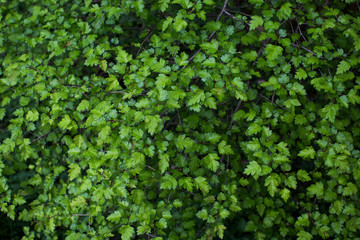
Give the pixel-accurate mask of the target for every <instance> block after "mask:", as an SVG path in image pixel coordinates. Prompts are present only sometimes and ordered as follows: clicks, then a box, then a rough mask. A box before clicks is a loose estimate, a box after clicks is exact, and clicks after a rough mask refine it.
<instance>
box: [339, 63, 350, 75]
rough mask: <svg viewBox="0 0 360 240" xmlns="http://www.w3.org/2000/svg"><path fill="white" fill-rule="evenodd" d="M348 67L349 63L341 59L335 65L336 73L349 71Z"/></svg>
mask: <svg viewBox="0 0 360 240" xmlns="http://www.w3.org/2000/svg"><path fill="white" fill-rule="evenodd" d="M350 67H351V65H350V63H348V62H347V61H345V60H342V61H341V62H340V63H339V65H338V66H337V69H336V74H341V73H345V72H347V71H349V69H350Z"/></svg>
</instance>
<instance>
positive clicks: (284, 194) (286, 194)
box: [280, 188, 290, 202]
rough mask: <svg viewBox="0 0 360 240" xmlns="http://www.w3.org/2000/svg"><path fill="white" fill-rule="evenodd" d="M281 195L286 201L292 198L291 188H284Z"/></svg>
mask: <svg viewBox="0 0 360 240" xmlns="http://www.w3.org/2000/svg"><path fill="white" fill-rule="evenodd" d="M280 196H281V198H282V199H284V202H287V200H288V199H289V198H290V190H289V189H287V188H284V189H282V190H281V191H280Z"/></svg>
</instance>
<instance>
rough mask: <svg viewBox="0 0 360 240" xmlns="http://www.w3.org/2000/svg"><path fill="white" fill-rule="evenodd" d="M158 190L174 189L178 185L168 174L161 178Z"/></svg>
mask: <svg viewBox="0 0 360 240" xmlns="http://www.w3.org/2000/svg"><path fill="white" fill-rule="evenodd" d="M161 180H162V181H161V183H160V189H176V187H177V185H178V183H177V181H176V179H175V178H174V177H173V176H171V175H170V174H165V176H164V177H162V178H161Z"/></svg>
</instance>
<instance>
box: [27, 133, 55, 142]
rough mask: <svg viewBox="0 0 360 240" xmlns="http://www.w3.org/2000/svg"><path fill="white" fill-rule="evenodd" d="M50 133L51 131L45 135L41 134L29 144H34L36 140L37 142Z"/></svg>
mask: <svg viewBox="0 0 360 240" xmlns="http://www.w3.org/2000/svg"><path fill="white" fill-rule="evenodd" d="M51 132H52V131H50V132H48V133H45V134H43V135H41V136H39V137H37V138H36V139H34V140H32V141H31V143H30V144H32V143H34V142H36V141H38V140H39V139H40V138H42V137H45V136H47V135H48V134H49V133H51Z"/></svg>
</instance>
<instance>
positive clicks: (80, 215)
mask: <svg viewBox="0 0 360 240" xmlns="http://www.w3.org/2000/svg"><path fill="white" fill-rule="evenodd" d="M72 216H79V217H88V227H89V232H91V228H90V220H91V219H90V217H91V216H90V214H73V215H72Z"/></svg>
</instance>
